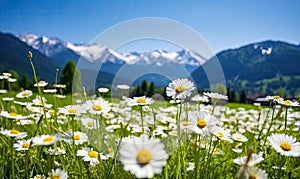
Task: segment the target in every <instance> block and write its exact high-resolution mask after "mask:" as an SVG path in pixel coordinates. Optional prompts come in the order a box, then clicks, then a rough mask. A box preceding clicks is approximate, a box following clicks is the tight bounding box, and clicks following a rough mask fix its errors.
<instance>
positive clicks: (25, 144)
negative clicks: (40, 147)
mask: <svg viewBox="0 0 300 179" xmlns="http://www.w3.org/2000/svg"><path fill="white" fill-rule="evenodd" d="M30 142H31V140H18V141H16V143H14V148H15V149H16V150H17V151H24V150H28V149H29V147H30Z"/></svg>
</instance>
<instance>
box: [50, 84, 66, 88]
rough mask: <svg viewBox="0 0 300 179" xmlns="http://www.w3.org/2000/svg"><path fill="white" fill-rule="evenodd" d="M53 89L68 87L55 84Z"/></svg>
mask: <svg viewBox="0 0 300 179" xmlns="http://www.w3.org/2000/svg"><path fill="white" fill-rule="evenodd" d="M53 87H54V88H66V87H67V85H65V84H54V85H53Z"/></svg>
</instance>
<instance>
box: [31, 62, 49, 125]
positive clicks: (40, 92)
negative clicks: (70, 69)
mask: <svg viewBox="0 0 300 179" xmlns="http://www.w3.org/2000/svg"><path fill="white" fill-rule="evenodd" d="M29 61H30V65H31V68H32V72H33V77H34V81H35V83H36V84H37V88H38V93H39V96H40V100H41V102H42V108H43V112H44V117H45V119H46V123H48V121H47V116H46V108H45V103H44V100H43V94H42V90H41V88H40V87H39V85H38V79H37V75H36V71H35V67H34V64H33V62H32V57H31V58H29Z"/></svg>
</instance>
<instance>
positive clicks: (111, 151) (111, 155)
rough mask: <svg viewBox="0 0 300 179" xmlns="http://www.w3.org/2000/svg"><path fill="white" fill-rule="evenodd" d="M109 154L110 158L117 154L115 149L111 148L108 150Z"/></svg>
mask: <svg viewBox="0 0 300 179" xmlns="http://www.w3.org/2000/svg"><path fill="white" fill-rule="evenodd" d="M108 154H109V156H110V157H113V156H114V154H115V151H114V149H113V148H109V149H108Z"/></svg>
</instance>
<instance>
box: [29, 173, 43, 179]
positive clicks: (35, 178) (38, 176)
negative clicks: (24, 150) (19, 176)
mask: <svg viewBox="0 0 300 179" xmlns="http://www.w3.org/2000/svg"><path fill="white" fill-rule="evenodd" d="M31 179H46V176H45V175H41V174H36V175H35V176H34V177H33V178H31Z"/></svg>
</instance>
